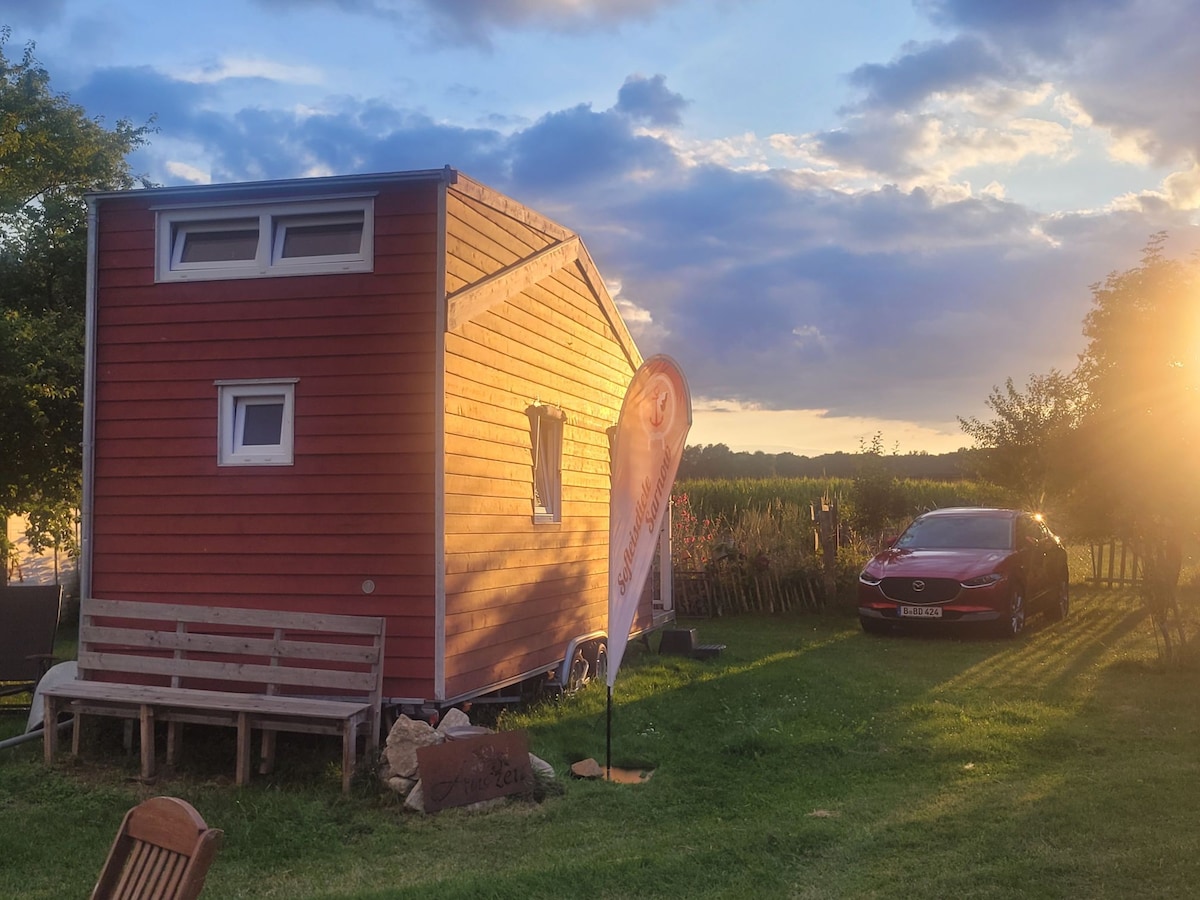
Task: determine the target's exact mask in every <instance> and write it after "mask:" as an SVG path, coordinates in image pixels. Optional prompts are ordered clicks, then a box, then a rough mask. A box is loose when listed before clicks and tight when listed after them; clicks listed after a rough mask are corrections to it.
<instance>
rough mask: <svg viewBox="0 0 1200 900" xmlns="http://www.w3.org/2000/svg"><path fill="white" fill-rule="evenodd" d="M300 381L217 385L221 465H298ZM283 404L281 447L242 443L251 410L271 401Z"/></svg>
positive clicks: (264, 380) (218, 458) (285, 380)
mask: <svg viewBox="0 0 1200 900" xmlns="http://www.w3.org/2000/svg"><path fill="white" fill-rule="evenodd" d="M299 380H300V379H298V378H252V379H244V380H238V381H233V380H229V381H216V382H214V384H215V385H216V386H217V465H218V466H290V465H293V463H294V462H295V441H296V437H295V434H296V383H297V382H298V381H299ZM276 398H278V399H279V400H282V402H283V417H282V421H281V423H280V426H279V443H277V444H245V443H244V442H243V440H242V437H243V428H244V426H245V412H246V407H247V406H252V405H254V404H255V403H256V402H257V403H261V402H264V401H265V400H267V399H276Z"/></svg>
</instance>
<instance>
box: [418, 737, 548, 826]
mask: <svg viewBox="0 0 1200 900" xmlns="http://www.w3.org/2000/svg"><path fill="white" fill-rule="evenodd" d="M417 771H418V772H419V774H420V776H421V790H422V792H423V794H424V799H425V811H426V812H437V811H438V810H439V809H445V808H447V807H449V806H466V805H467V804H469V803H477V802H479V801H480V800H490V799H492V798H493V797H505V796H508V795H509V794H517V793H520V792H521V791H527V790H530V789H531V788H532V787H533V770H532V768H531V767H530V764H529V739H528V738H527V737H526V735H525V732H523V731H502V732H499V733H497V734H486V735H481V736H478V737H470V738H466V739H465V740H451V741H446V742H444V743H441V744H436V745H433V746H430V747H418V748H417Z"/></svg>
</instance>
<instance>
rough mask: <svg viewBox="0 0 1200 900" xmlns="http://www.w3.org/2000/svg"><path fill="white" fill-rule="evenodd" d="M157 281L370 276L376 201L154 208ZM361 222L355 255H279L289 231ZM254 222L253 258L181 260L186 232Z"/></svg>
mask: <svg viewBox="0 0 1200 900" xmlns="http://www.w3.org/2000/svg"><path fill="white" fill-rule="evenodd" d="M155 214H156V216H157V222H156V232H155V234H156V237H155V242H156V251H155V265H154V280H155V281H159V282H162V281H215V280H221V279H228V278H271V277H276V276H287V275H328V274H335V273H339V272H370V271H373V270H374V268H375V202H374V198H373V197H364V196H357V197H337V198H331V199H322V200H307V201H302V200H295V201H287V202H279V203H230V204H226V205H223V206H205V207H194V206H193V207H162V208H159V209H157V210H155ZM359 221H361V222H362V238H361V241H360V243H359V252H358V253H335V254H328V255H324V256H303V257H291V258H287V259H285V258H284V257H283V242H284V239H285V237H286V234H287V229H288V227H292V226H297V225H320V224H324V223H328V224H331V225H343V224H347V223H350V222H359ZM254 222H257V227H258V249H257V252H256V253H255V256H254V259H233V260H215V261H207V262H192V263H185V262H183V249H184V246H185V244H186V242H187V238H188V235H189V234H197V233H204V232H212V231H223V230H235V229H236V228H237V226H238V225H241V226H242V227H250V226H251V225H252V223H254Z"/></svg>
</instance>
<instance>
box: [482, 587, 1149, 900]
mask: <svg viewBox="0 0 1200 900" xmlns="http://www.w3.org/2000/svg"><path fill="white" fill-rule="evenodd" d="M1095 604H1096V605H1095V606H1094V607H1093V606H1091V605H1089V604H1083V605H1081V607H1080V608H1078V609H1077V612H1076V614H1075V615H1074V616H1073V617H1072V618H1071V619H1070V620H1068V621H1067V622H1065V623H1060V624H1056V625H1052V626H1045V627H1039V628H1036V629H1035V630H1034V631H1033V632H1032V633H1031V634H1029V635H1028V636H1026V637H1024V638H1022V639H1020V640H1018V641H1015V642H1005V641H988V640H956V639H953V638H935V639H925V638H909V637H896V638H884V639H878V638H874V637H872V636H866V635H861V634H859V633H858V632H857V631H854V630H850V629H848V628H845V627H841V628H840V630H839V628H838V627H837V626H829V627H825V628H824V629H823V630H818V631H817V633H816V634H815V636H814V635H810V634H806V633H805V631H804V628H805V624H806V621H805V620H799V619H796V620H792V619H778V620H770V621H765V622H764V621H762V620H759V621H757V622H755V621H753V620H751V621H749V622H747V621H741V622H729V623H707V624H706V628H707V630H708V632H709V634H708V635H706V639H714V640H721V641H725V642H727V643H728V644H729V649H728V650H727V651H726V654H725V655H724V656H723V657H722V658H721V659H720V660H719V661H717V662H716V663H698V662H695V661H692V660H679V659H665V658H663V659H654V658H645V657H644V658H643V659H641V660H640V663H639V665H638V666H637V667H636V668H634V669H633V670H632V671H630V672H628V673H624V672H623V673H622V678H621V680H619V681H618V688H617V696H618V702H617V709H616V713H615V718H614V732H613V756H614V762H615V763H617V764H622V763H625V764H643V765H654V766H655V767H656V772H655V775H654V777H653V779H652V780H651V781H650V782H648V783H646V784H644V785H640V786H637V787H635V788H628V787H617V786H611V785H603V784H599V785H589V786H586V787H584V788H580V787H572V790H571V792H570V795H569V797H568V800H567V801H566V802H568V803H570V802H572V801H573V800H575V799H578V798H579V795H580V794H581V793H582V794H585V795H586V797H587V802H588V803H589V804H591V805H592V808H593V809H594V810H595V812H596V814H597V815H596V818H595V819H594V820H583V821H582V822H580V823H579V825H578V828H579V829H580V831H579V832H578V833H576V835H575V837H576V838H577V839H579V840H581V841H583V842H584V843H585V845H588V846H591V845H593V844H595V845H600V846H604V845H614V846H618V847H619V846H621V845H622V842H623V841H624V842H629V841H633V842H637V841H639V840H642V841H645V840H646V836H647V835H657V834H660V833H669V834H671V835H673V836H674V838H675V839H676V841H677V845H678V847H679V848H681V852H683V853H684V856H685V857H688V856H689V854H695V857H696V858H694V859H692V862H693V863H694V864H695V865H700V866H706V865H707V863H706V861H705V860H704V859H702V857H703V856H704V852H703V850H704V848H705V847H707V846H708V841H710V840H711V835H712V834H713V833H714V831H719V833H720V834H722V835H724V836H725V840H727V841H728V844H729V846H730V848H731V849H733V848H738V851H739V853H738V856H739V864H738V865H734V866H732V867H728V870H723V869H722V868H721V867H717V868H716V869H713V870H712V871H711V873H710V878H711V879H712V882H713V885H723V886H724V890H726V891H730V890H732V889H733V886H734V884H736V883H737V879H739V878H740V877H741V874H740V862H741V861H742V860H741V859H740V856H742V855H746V856H747V859H746V860H745V862H746V864H747V865H752V864H753V865H758V866H761V867H766V868H767V869H768V870H770V871H771V872H772V873H773V874H772V879H771V881H772V883H773V884H774V885H775V887H776V888H779V889H780V890H782V891H783V893H789V894H790V893H805V892H809V893H811V894H812V895H813V896H820V895H821V893H822V885H823V882H822V878H829V879H833V882H835V883H838V884H842V888H841V889H840V891H841V892H843V893H845V892H849V893H852V894H853V895H855V896H871V895H879V896H897V895H900V894H903V893H905V891H904V890H894V891H889V890H888V889H887V886H888V885H889V884H890V885H891V886H892V887H897V886H898V885H907V886H908V892H912V893H916V892H919V891H920V890H921V887H922V885H925V884H929V885H933V884H939V885H940V886H941V887H943V888H945V889H946V890H952V892H953V893H955V894H956V895H959V896H969V895H972V894H974V895H987V894H989V890H980V885H981V884H983V885H992V886H996V885H1000V887H998V888H997V889H996V890H995V891H991V894H992V895H996V896H1005V895H1011V896H1017V895H1019V894H1020V893H1023V892H1024V893H1028V892H1029V891H1030V890H1032V893H1028V895H1031V896H1038V895H1040V896H1059V895H1060V894H1058V893H1057V892H1056V891H1054V890H1050V891H1047V889H1046V885H1045V884H1041V885H1040V886H1039V885H1038V884H1037V882H1036V881H1031V880H1030V879H1029V878H1028V877H1026V876H1025V875H1023V874H1021V873H1022V872H1023V871H1025V870H1024V869H1023V867H1022V866H1021V865H1020V864H1019V861H1017V860H1014V859H1013V858H1012V854H1011V852H1010V851H1009V850H1008V849H1007V847H1008V846H1009V845H1010V844H1016V845H1017V846H1020V847H1023V848H1024V847H1025V844H1026V843H1028V842H1029V841H1031V840H1035V838H1033V837H1029V835H1039V834H1040V835H1043V836H1045V835H1047V834H1049V837H1048V838H1046V839H1047V840H1050V841H1051V842H1053V841H1057V840H1060V839H1063V838H1064V837H1066V836H1067V835H1060V831H1065V832H1069V831H1070V827H1069V824H1064V822H1060V821H1058V820H1056V819H1055V817H1054V816H1053V815H1051V812H1052V811H1053V809H1054V808H1055V806H1056V803H1058V802H1059V801H1060V800H1061V791H1062V790H1063V789H1064V787H1063V785H1064V784H1066V783H1068V782H1067V781H1066V780H1065V772H1068V771H1069V768H1067V769H1064V765H1065V760H1063V759H1062V758H1061V754H1057V755H1056V751H1061V750H1062V749H1063V748H1064V746H1071V741H1072V740H1073V739H1072V738H1068V739H1066V743H1065V744H1064V741H1063V739H1062V738H1061V737H1059V735H1060V734H1062V733H1068V734H1069V733H1070V732H1071V730H1072V729H1074V728H1077V727H1078V725H1077V722H1076V720H1077V719H1079V718H1080V715H1081V712H1080V710H1081V707H1082V706H1084V705H1086V704H1087V703H1088V702H1089V697H1091V696H1092V694H1093V693H1094V691H1095V685H1096V683H1097V681H1099V680H1101V679H1100V675H1099V674H1098V673H1101V672H1102V671H1103V667H1102V666H1101V663H1102V661H1103V656H1104V654H1105V653H1107V652H1110V651H1111V649H1112V648H1113V647H1114V645H1116V644H1118V643H1120V642H1121V641H1123V640H1125V639H1126V638H1127V637H1128V635H1129V633H1130V632H1131V631H1132V630H1133V629H1134V628H1136V627H1137V625H1138V623H1139V622H1140V621H1141V613H1140V611H1139V610H1136V609H1130V608H1107V607H1104V606H1102V605H1101V604H1099V602H1098V601H1095ZM791 629H794V630H795V632H796V633H795V635H794V640H793V636H792V635H791V634H789V630H791ZM764 631H765V633H766V634H767V635H768V637H769V638H770V640H766V639H764V636H763V633H760V632H764ZM743 640H745V642H746V643H747V645H755V644H761V645H765V644H773V646H774V648H775V649H774V651H773V652H766V653H757V652H755V653H750V654H746V655H743V654H741V653H740V652H739V643H740V642H741V641H743ZM594 699H595V698H592V700H593V701H594ZM574 712H575V713H578V714H580V715H573V716H570V717H566V716H563V717H559V718H558V720H557V721H555V722H554V723H553V724H550V725H547V726H545V727H544V728H543V727H537V728H535V729H534V731H535V734H536V739H537V742H538V743H539V745H542V746H544V747H549V748H550V749H551V752H554V751H557V752H558V753H560V754H562V755H563V756H564V757H566V759H565V761H566V762H570V761H571V758H572V757H575V758H578V757H579V756H581V755H597V756H598V754H599V753H601V752H602V751H603V719H602V717H601V716H599V715H594V713H596V712H598V710H596V709H595V708H594V706H593V707H592V708H589V707H588V705H587V704H580V705H579V706H578V707H577V708H576V709H575V710H574ZM589 712H590V713H592V714H593V715H592V720H591V722H590V723H589V722H587V721H586V720H587V718H588V713H589ZM1046 760H1049V761H1050V765H1049V768H1038V767H1039V765H1043V764H1044V763H1045V761H1046ZM1027 772H1028V773H1030V774H1026V773H1027ZM609 817H611V819H610V818H609ZM607 821H616V822H619V823H620V831H619V833H616V834H614V833H613V832H612V831H611V825H605V824H603V823H604V822H607ZM976 821H978V823H979V827H978V828H974V827H973V825H972V823H973V822H976ZM1067 821H1068V823H1069V820H1067ZM1009 827H1016V828H1017V829H1018V835H1017V836H1015V837H1014V836H1007V837H1006V836H1005V830H1006V829H1007V828H1009ZM814 835H815V836H817V837H814ZM768 838H769V839H768ZM931 838H932V840H931ZM942 840H944V841H945V844H942V843H941V841H942ZM756 841H757V843H756ZM758 844H762V845H763V846H762V847H761V848H760V849H759V850H758V851H755V850H754V849H753V848H754V847H755V846H758ZM774 845H783V846H788V847H791V848H792V850H793V854H792V855H793V857H795V858H792V859H788V860H786V861H785V860H781V859H780V858H779V856H778V854H776V853H773V852H772V851H771V850H770V849H769V848H770V846H774ZM1022 852H1025V853H1028V852H1030V851H1029V850H1028V848H1025V849H1023V850H1022ZM930 853H935V854H946V853H949V855H950V856H951V857H953V858H955V859H957V860H958V861H957V862H956V864H955V865H953V866H950V867H949V869H947V870H946V871H944V872H943V871H934V872H932V873H931V872H930V871H928V868H929V867H928V862H927V860H926V859H925V857H926V856H927V855H928V854H930ZM847 865H850V866H851V874H850V875H846V874H844V873H843V872H841V870H843V869H845V868H846V866H847ZM781 866H782V868H780V867H781ZM1084 869H1085V871H1084V872H1082V873H1081V872H1079V871H1077V870H1076V868H1075V867H1073V866H1072V864H1071V863H1070V861H1064V860H1063V859H1062V858H1061V855H1060V854H1058V853H1056V852H1054V851H1053V850H1052V849H1051V850H1049V851H1047V852H1045V853H1043V854H1042V856H1041V857H1040V858H1039V872H1040V874H1041V875H1042V876H1046V875H1053V874H1054V873H1056V872H1058V873H1059V874H1060V875H1062V877H1063V878H1065V879H1066V880H1067V881H1073V882H1074V883H1076V884H1079V885H1080V886H1081V887H1082V888H1083V890H1084V893H1088V892H1089V891H1091V892H1093V893H1094V888H1095V886H1094V885H1093V884H1091V883H1090V881H1089V876H1088V872H1087V871H1086V866H1085V867H1084ZM853 872H858V874H857V875H855V874H853ZM1013 873H1015V874H1013ZM495 874H496V876H497V877H503V876H501V875H500V873H495ZM521 878H522V879H523V878H524V876H521ZM847 878H849V879H850V880H851V881H853V880H854V879H856V878H861V881H859V882H855V883H854V884H853V885H851V886H847V885H848V884H849V882H847V881H846V879H847ZM980 878H982V879H984V881H982V882H981V881H979V880H978V879H980ZM780 879H781V880H780ZM1005 879H1007V882H1006V881H1005ZM783 885H786V890H783ZM717 893H718V894H719V893H720V888H717ZM768 893H770V891H768ZM834 893H838V892H837V891H835V892H834ZM935 893H937V891H935ZM645 895H647V896H651V895H657V893H656V892H655V891H654V890H648V891H647V893H646V894H645Z"/></svg>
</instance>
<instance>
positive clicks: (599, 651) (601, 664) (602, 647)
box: [591, 641, 608, 681]
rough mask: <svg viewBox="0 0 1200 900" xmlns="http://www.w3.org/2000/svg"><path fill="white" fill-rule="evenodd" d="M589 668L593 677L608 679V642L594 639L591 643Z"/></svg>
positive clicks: (602, 679) (601, 679)
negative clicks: (594, 641)
mask: <svg viewBox="0 0 1200 900" xmlns="http://www.w3.org/2000/svg"><path fill="white" fill-rule="evenodd" d="M591 668H592V678H593V679H595V680H597V681H607V680H608V644H606V643H605V642H604V641H596V643H595V644H593V645H592V658H591Z"/></svg>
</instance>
